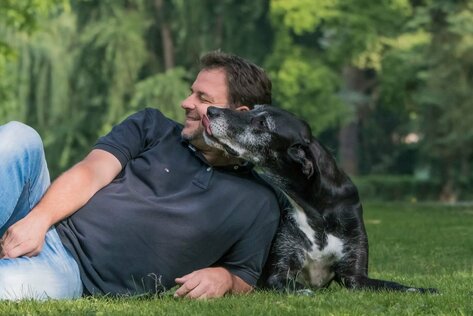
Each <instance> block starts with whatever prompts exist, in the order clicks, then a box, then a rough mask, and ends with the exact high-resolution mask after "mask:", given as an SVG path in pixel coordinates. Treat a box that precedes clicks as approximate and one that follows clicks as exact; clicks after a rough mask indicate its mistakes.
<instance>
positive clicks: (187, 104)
mask: <svg viewBox="0 0 473 316" xmlns="http://www.w3.org/2000/svg"><path fill="white" fill-rule="evenodd" d="M181 107H182V108H184V109H190V110H193V109H195V104H194V102H193V101H192V95H190V96H188V97H187V98H185V99H184V100H182V102H181Z"/></svg>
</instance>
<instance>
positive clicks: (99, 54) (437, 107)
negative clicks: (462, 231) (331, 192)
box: [0, 0, 473, 203]
mask: <svg viewBox="0 0 473 316" xmlns="http://www.w3.org/2000/svg"><path fill="white" fill-rule="evenodd" d="M215 49H221V50H222V51H224V52H229V53H234V54H238V55H240V56H242V57H245V58H247V59H250V60H252V61H253V62H255V63H257V64H259V65H261V66H262V67H264V68H265V69H266V71H267V72H268V74H269V75H270V77H271V79H272V81H273V101H274V105H276V106H280V107H282V108H285V109H288V110H290V111H292V112H294V113H295V114H297V115H299V116H300V117H302V118H304V119H305V120H307V121H308V122H309V123H310V125H311V127H312V130H313V134H314V135H315V136H316V137H318V138H319V139H320V140H321V141H322V142H323V143H324V144H325V145H326V146H327V147H328V148H329V149H330V150H331V151H332V152H333V154H334V155H335V156H336V157H337V160H338V162H339V163H340V165H341V166H342V167H343V168H344V169H345V170H346V172H347V173H348V174H349V175H350V176H352V178H354V179H355V182H356V183H357V184H358V186H359V188H360V190H361V194H362V198H365V199H366V198H367V199H380V200H407V201H412V202H416V201H420V200H436V201H438V200H440V201H444V202H450V203H454V202H457V201H466V200H472V199H473V192H472V188H473V170H472V163H473V89H472V87H473V1H472V0H378V1H373V0H100V1H99V0H96V1H91V0H89V1H87V0H0V124H4V123H6V122H7V121H10V120H18V121H22V122H25V123H27V124H29V125H31V126H33V127H34V128H36V129H37V130H38V132H39V133H40V134H41V136H42V137H43V140H44V145H45V149H46V155H47V160H48V163H49V167H50V170H51V176H52V178H55V177H56V176H57V175H59V174H60V173H61V172H63V171H64V170H66V169H67V168H68V167H70V166H71V165H72V164H74V163H75V162H77V161H79V160H81V159H82V158H83V157H84V155H86V154H87V153H88V151H89V150H90V148H91V146H92V145H93V144H94V143H95V141H96V139H97V138H98V137H99V136H101V135H104V134H106V133H107V132H108V131H109V130H110V129H111V127H112V126H113V125H114V124H116V123H118V122H120V121H121V120H122V119H124V118H125V117H126V116H128V115H129V114H131V113H133V112H135V111H137V110H139V109H141V108H144V107H155V108H159V109H160V110H161V111H163V112H164V113H165V114H166V115H168V116H169V117H171V118H174V119H176V120H178V121H182V119H183V110H182V109H181V108H180V101H181V100H182V99H183V98H184V97H185V96H186V95H187V94H188V92H189V87H190V85H191V84H192V82H193V80H194V78H195V75H196V73H197V71H198V60H199V57H200V56H201V55H202V54H204V53H205V52H208V51H210V50H215ZM0 163H1V162H0Z"/></svg>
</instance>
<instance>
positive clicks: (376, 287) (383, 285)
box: [340, 276, 439, 294]
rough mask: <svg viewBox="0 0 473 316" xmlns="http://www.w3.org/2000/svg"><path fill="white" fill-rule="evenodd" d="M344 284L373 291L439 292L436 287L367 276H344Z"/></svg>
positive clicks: (350, 287)
mask: <svg viewBox="0 0 473 316" xmlns="http://www.w3.org/2000/svg"><path fill="white" fill-rule="evenodd" d="M340 283H342V285H344V286H345V287H347V288H349V289H357V290H358V289H360V290H371V291H399V292H416V293H432V294H433V293H439V291H438V290H437V289H434V288H419V287H412V286H406V285H402V284H399V283H396V282H393V281H385V280H378V279H371V278H369V277H367V276H351V277H346V278H342V280H341V282H340Z"/></svg>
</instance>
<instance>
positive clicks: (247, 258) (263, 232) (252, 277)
mask: <svg viewBox="0 0 473 316" xmlns="http://www.w3.org/2000/svg"><path fill="white" fill-rule="evenodd" d="M278 224H279V207H278V204H277V203H276V202H275V199H268V201H267V203H265V205H264V206H263V207H262V209H261V211H260V212H259V216H258V217H257V218H256V219H255V221H254V222H253V224H252V225H251V227H250V228H249V229H248V231H247V232H246V233H245V234H244V236H243V237H242V238H241V239H240V240H238V241H237V242H236V243H235V244H234V245H233V246H232V248H231V249H230V251H229V252H228V253H227V254H226V255H225V256H224V257H223V258H222V260H221V261H220V262H219V263H218V265H220V266H223V267H224V268H226V269H228V270H229V271H230V273H232V274H234V275H236V276H238V277H240V278H241V279H242V280H243V281H245V282H246V283H248V284H249V285H251V286H256V282H257V280H258V278H259V277H260V275H261V271H262V269H263V266H264V264H265V262H266V259H267V257H268V254H269V249H270V247H271V242H272V240H273V238H274V235H275V233H276V230H277V228H278Z"/></svg>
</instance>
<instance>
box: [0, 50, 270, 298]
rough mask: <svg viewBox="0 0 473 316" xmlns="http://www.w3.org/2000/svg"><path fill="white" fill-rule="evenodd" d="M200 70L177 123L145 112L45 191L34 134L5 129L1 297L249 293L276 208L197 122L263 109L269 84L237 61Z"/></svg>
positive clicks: (211, 58)
mask: <svg viewBox="0 0 473 316" xmlns="http://www.w3.org/2000/svg"><path fill="white" fill-rule="evenodd" d="M201 63H202V70H201V71H200V72H199V74H198V76H197V78H196V80H195V82H194V83H193V85H192V87H191V91H190V95H189V96H188V97H187V98H186V99H185V100H184V101H183V102H182V107H183V109H184V110H185V111H186V121H185V123H184V126H181V125H179V124H177V123H175V122H173V121H171V120H169V119H167V118H165V117H164V116H163V115H162V114H161V113H160V112H159V111H157V110H154V109H146V110H143V111H140V112H138V113H136V114H134V115H132V116H130V117H129V118H128V119H126V120H125V121H124V122H122V123H121V124H119V125H117V126H115V127H114V128H113V130H112V131H111V132H110V133H109V134H108V135H107V136H104V137H102V138H100V139H99V140H98V142H97V144H96V145H95V146H94V148H93V150H92V151H91V152H90V153H89V154H88V155H87V157H86V158H85V159H84V160H82V161H81V162H79V163H78V164H77V165H75V166H74V167H72V168H71V169H69V170H68V171H67V172H65V173H64V174H63V175H61V176H60V177H59V178H58V179H57V180H55V181H54V182H53V183H52V184H51V186H50V187H49V188H48V189H47V192H46V193H45V194H44V191H45V190H46V188H47V187H48V186H49V176H48V172H47V167H46V163H45V160H44V153H43V150H42V144H41V140H40V139H39V136H38V135H37V133H36V132H34V131H33V130H32V129H31V128H29V127H26V126H25V125H23V124H20V123H10V124H7V125H4V126H2V127H0V161H2V164H1V166H0V194H1V195H0V201H2V203H3V204H2V205H0V234H3V238H2V240H3V241H2V252H1V254H0V256H1V257H2V259H0V298H2V299H18V298H46V297H52V298H75V297H79V296H81V295H82V294H86V295H87V294H89V295H93V294H112V295H122V294H124V295H127V294H130V295H133V294H140V293H155V292H159V291H161V290H165V289H169V288H170V287H172V286H174V285H175V284H176V283H177V284H179V285H181V286H180V288H179V289H178V290H177V291H176V294H175V295H176V296H179V297H189V298H210V297H220V296H223V295H224V294H226V293H244V292H249V291H251V289H252V288H253V287H254V286H255V284H256V280H257V278H258V276H259V274H260V272H261V269H262V265H263V264H264V261H265V259H266V257H267V254H268V250H269V247H270V243H271V240H272V237H273V235H274V233H275V231H276V228H277V224H278V218H279V209H278V205H277V201H276V198H275V196H274V195H273V192H272V191H271V190H270V189H269V188H268V187H266V186H265V185H263V184H262V183H261V182H259V180H258V178H257V177H256V176H255V175H254V173H253V171H252V170H251V166H248V165H246V164H245V163H244V162H242V161H239V160H236V159H235V158H232V157H229V156H227V155H226V154H224V153H223V152H222V151H219V150H216V149H215V148H212V147H209V146H208V145H206V143H205V141H204V140H203V134H202V133H203V126H202V123H201V119H202V117H203V116H204V115H205V113H206V110H207V107H208V106H211V105H212V106H220V107H230V108H233V109H235V110H238V111H245V110H248V109H249V108H251V107H252V106H253V105H255V104H258V103H270V102H271V83H270V81H269V79H268V78H267V77H266V75H265V73H264V72H263V71H262V70H261V69H260V68H258V67H257V66H255V65H254V64H251V63H249V62H248V61H246V60H244V59H242V58H240V57H237V56H233V55H227V54H223V53H218V52H214V53H209V54H207V55H206V56H204V57H203V58H202V60H201ZM43 194H44V196H43ZM41 197H42V198H41ZM38 201H39V202H38ZM30 210H31V211H30ZM55 223H59V224H58V225H57V226H56V228H53V227H52V226H53V225H54V224H55Z"/></svg>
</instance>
